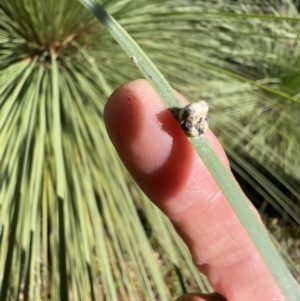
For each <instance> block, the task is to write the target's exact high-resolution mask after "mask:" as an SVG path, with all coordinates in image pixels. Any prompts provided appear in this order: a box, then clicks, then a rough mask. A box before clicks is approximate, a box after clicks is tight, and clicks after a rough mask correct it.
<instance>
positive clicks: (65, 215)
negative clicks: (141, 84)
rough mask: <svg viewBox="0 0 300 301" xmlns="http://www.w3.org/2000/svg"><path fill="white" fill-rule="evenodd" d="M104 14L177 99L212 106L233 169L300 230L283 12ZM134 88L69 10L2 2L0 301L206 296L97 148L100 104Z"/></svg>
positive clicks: (141, 199) (291, 71) (291, 72)
mask: <svg viewBox="0 0 300 301" xmlns="http://www.w3.org/2000/svg"><path fill="white" fill-rule="evenodd" d="M101 4H102V5H104V6H105V7H106V9H107V10H108V11H109V12H110V13H111V14H112V15H113V16H114V17H115V18H116V19H117V20H118V21H119V22H120V23H121V24H122V25H123V26H124V27H125V28H126V30H127V31H128V32H129V33H130V34H131V36H132V37H133V38H134V39H135V40H136V41H137V42H138V44H139V45H140V46H141V47H142V48H143V49H144V51H145V52H146V53H147V54H148V55H149V57H150V58H151V59H152V60H153V61H154V63H155V64H156V65H157V66H158V68H160V69H161V70H163V71H164V75H165V76H166V77H167V79H168V80H169V81H170V83H171V84H172V85H173V87H174V88H175V89H177V90H179V91H180V92H181V93H183V94H184V95H185V96H186V97H188V98H189V99H191V100H192V101H193V100H197V99H199V98H200V97H201V98H203V99H206V100H208V101H209V103H210V106H211V117H212V118H211V127H212V128H213V130H214V131H215V132H216V133H217V134H218V136H219V138H220V139H221V141H222V142H223V145H224V147H225V149H226V151H227V153H228V154H229V156H230V157H231V160H232V165H233V168H234V169H235V170H236V172H237V173H238V174H240V176H241V177H242V178H244V180H245V182H246V183H247V184H248V185H250V187H251V189H250V190H256V191H257V193H258V194H259V198H260V199H264V200H266V201H268V202H270V204H271V205H272V206H274V208H275V209H276V210H277V211H279V212H281V213H285V214H284V217H285V218H286V220H287V221H288V222H289V223H290V224H291V225H292V226H293V227H296V226H297V225H299V221H300V209H299V199H300V197H299V196H300V191H299V188H298V184H299V178H300V173H299V167H300V159H299V158H300V154H299V152H300V147H299V144H300V139H299V138H300V137H299V135H300V134H299V131H298V130H297V129H298V127H299V113H300V112H299V111H300V109H299V108H300V106H299V102H300V100H299V98H298V94H299V91H298V90H299V87H300V85H298V81H299V79H298V78H299V70H300V67H298V65H299V49H300V48H299V42H298V40H299V34H298V31H299V21H298V12H297V10H296V7H295V5H294V3H293V2H292V1H289V0H285V1H275V0H274V1H267V0H262V1H260V2H257V1H254V0H253V1H230V0H227V1H225V0H224V1H221V0H220V1H217V0H216V1H210V2H209V3H208V2H207V1H192V0H191V1H179V0H172V1H170V0H164V1H161V0H160V1H158V0H154V1H146V0H139V1H129V0H118V1H108V0H107V1H101ZM179 71H180V72H179ZM137 77H140V73H139V72H138V70H137V69H136V67H135V66H134V64H132V62H131V61H130V60H129V59H128V58H127V56H126V55H125V54H124V53H123V51H122V50H120V48H119V46H118V45H117V44H116V43H115V42H114V41H113V39H112V38H111V37H110V35H109V34H108V33H107V32H106V30H103V29H102V28H101V26H100V25H99V24H98V22H97V21H96V19H94V18H93V16H92V15H90V14H89V13H88V12H87V11H86V10H85V9H84V8H83V7H82V6H81V5H80V4H79V3H78V2H77V0H61V1H54V0H50V1H46V2H43V3H42V2H41V3H40V2H38V1H35V0H21V1H20V0H3V1H2V2H1V3H0V203H1V207H0V223H1V225H0V226H1V228H0V229H1V232H0V233H1V235H0V271H2V273H1V276H0V277H1V281H2V285H1V292H0V300H16V299H17V298H18V297H17V296H18V295H19V298H20V299H21V298H24V299H25V300H29V299H30V300H39V299H42V300H101V299H102V298H104V296H105V297H106V298H107V299H108V300H170V299H171V298H172V297H174V296H176V295H178V294H179V293H181V292H182V291H184V290H185V289H191V288H194V289H197V288H198V289H199V287H200V289H201V290H202V291H205V290H209V285H208V284H207V282H206V280H205V279H204V278H202V277H201V276H200V275H199V274H198V272H197V271H196V269H195V268H194V267H193V264H192V262H191V260H190V258H189V255H188V252H187V250H186V248H185V246H183V245H182V243H181V241H180V239H178V237H177V235H176V234H175V232H174V230H173V229H172V227H171V226H170V224H169V222H168V221H167V220H166V219H165V218H164V217H163V216H162V215H161V214H160V213H159V212H158V210H157V209H156V208H155V207H154V206H152V205H151V204H149V202H148V201H147V200H146V198H145V196H144V195H143V194H142V193H141V192H140V190H139V189H138V188H137V187H136V185H135V184H134V182H133V181H132V180H131V178H130V177H129V176H128V174H127V173H126V171H125V170H124V168H123V166H122V165H121V164H120V162H119V160H118V157H117V156H116V154H115V152H114V149H113V147H112V145H111V144H110V142H109V139H108V137H107V135H106V132H105V127H104V124H103V120H102V111H103V107H104V104H105V101H106V99H107V97H108V96H109V94H110V93H111V92H112V91H113V90H114V89H115V88H116V87H118V86H119V85H121V84H123V83H125V82H126V81H129V80H131V79H135V78H137ZM270 174H271V175H272V177H274V181H273V183H272V182H271V181H270V180H268V178H267V177H269V175H270ZM276 181H277V182H278V183H280V185H281V186H280V187H279V188H280V189H279V188H277V187H275V185H274V183H277V182H276ZM297 202H298V203H297ZM291 266H292V267H294V268H295V269H296V266H295V265H294V264H293V263H292V262H291ZM294 273H297V270H294ZM298 273H299V271H298ZM29 296H30V298H29Z"/></svg>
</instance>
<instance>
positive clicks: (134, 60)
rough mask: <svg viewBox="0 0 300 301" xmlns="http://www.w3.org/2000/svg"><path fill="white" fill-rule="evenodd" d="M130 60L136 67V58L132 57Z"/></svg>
mask: <svg viewBox="0 0 300 301" xmlns="http://www.w3.org/2000/svg"><path fill="white" fill-rule="evenodd" d="M130 59H131V61H132V62H133V63H134V64H135V65H136V64H137V62H138V60H137V58H136V57H135V56H131V57H130Z"/></svg>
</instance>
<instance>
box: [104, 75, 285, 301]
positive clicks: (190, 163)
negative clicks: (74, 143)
mask: <svg viewBox="0 0 300 301" xmlns="http://www.w3.org/2000/svg"><path fill="white" fill-rule="evenodd" d="M181 99H182V102H183V103H186V100H184V99H183V97H181ZM104 120H105V123H106V127H107V132H108V134H109V136H110V138H111V140H112V142H113V144H114V145H115V148H116V150H117V151H118V154H119V156H120V158H121V159H122V161H123V162H124V164H125V166H126V167H127V169H128V170H129V171H130V173H131V175H132V176H133V178H134V179H135V181H136V182H137V183H138V184H139V186H140V187H141V188H142V189H143V191H144V192H145V193H146V194H147V195H148V197H149V198H150V200H151V201H152V202H154V203H155V204H156V205H157V206H158V207H159V208H160V209H161V210H162V211H163V212H164V213H165V214H166V215H167V216H168V217H169V218H170V220H171V221H172V223H173V225H174V227H175V228H176V230H177V231H178V233H179V234H180V235H181V237H182V238H183V240H184V241H185V243H186V244H187V246H188V248H189V250H190V252H191V255H192V257H193V260H194V262H195V264H196V265H197V266H198V268H199V270H200V271H202V272H203V273H205V274H206V275H207V276H208V278H209V280H210V282H211V283H212V285H213V287H214V289H215V290H216V291H217V292H219V293H221V294H222V295H224V296H226V297H227V299H228V300H231V301H233V300H272V298H274V300H275V299H276V298H277V299H276V300H281V299H280V295H279V292H278V289H277V287H276V285H275V283H274V281H273V278H272V277H271V275H270V274H269V272H268V270H267V269H266V267H265V265H264V263H263V262H262V260H261V258H260V256H259V255H258V253H257V252H256V250H255V248H254V246H253V244H252V242H251V240H250V239H249V237H248V235H247V234H246V233H245V231H244V229H243V227H242V225H241V224H240V222H239V220H238V219H237V217H236V215H235V213H234V212H233V210H232V208H231V207H230V205H229V204H228V202H227V201H226V199H225V197H224V196H223V194H222V193H221V192H220V190H219V188H218V186H217V184H216V182H215V181H214V179H213V178H212V176H211V175H210V173H209V171H208V170H207V169H206V167H205V165H204V164H203V162H202V161H201V160H200V158H199V157H198V155H197V153H196V152H195V151H194V149H193V147H192V146H191V144H190V143H189V141H188V139H187V138H186V137H185V135H184V134H183V132H182V131H181V129H180V127H179V126H178V124H177V123H176V121H175V119H174V118H173V116H172V115H171V114H170V112H169V111H168V110H166V109H165V107H164V106H163V105H162V103H161V101H160V99H159V97H158V96H157V94H156V93H155V92H154V90H153V89H152V88H151V86H150V85H149V84H148V83H147V82H146V81H144V80H137V81H134V82H131V83H129V84H127V85H124V86H122V87H121V88H119V89H118V90H117V91H115V93H113V95H112V96H111V97H110V98H109V100H108V102H107V105H106V107H105V111H104ZM205 136H206V138H207V139H208V140H209V141H210V143H211V144H212V146H213V147H214V149H215V150H216V152H217V153H218V154H219V156H220V157H221V160H222V161H223V162H224V164H226V165H227V166H228V162H227V159H226V156H225V154H224V151H223V149H222V147H221V146H220V144H219V142H218V141H217V139H216V138H215V136H214V135H213V133H212V132H211V131H207V132H206V133H205ZM257 279H259V281H258V280H257Z"/></svg>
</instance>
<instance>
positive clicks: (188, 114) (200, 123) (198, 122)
mask: <svg viewBox="0 0 300 301" xmlns="http://www.w3.org/2000/svg"><path fill="white" fill-rule="evenodd" d="M179 121H180V126H181V128H182V130H183V131H184V132H185V134H186V135H187V136H189V137H197V136H200V135H201V134H203V133H204V132H205V131H206V130H207V129H208V104H207V103H206V102H205V101H204V100H200V101H198V102H195V103H192V104H189V105H187V106H185V107H184V108H182V109H181V110H180V112H179Z"/></svg>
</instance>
